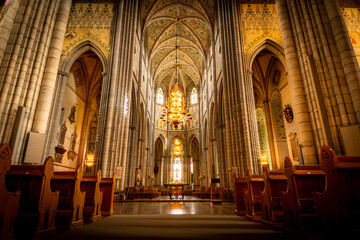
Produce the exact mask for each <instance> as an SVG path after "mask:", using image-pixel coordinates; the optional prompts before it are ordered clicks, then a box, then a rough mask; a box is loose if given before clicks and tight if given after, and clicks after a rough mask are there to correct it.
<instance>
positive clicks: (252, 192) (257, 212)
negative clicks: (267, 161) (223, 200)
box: [244, 170, 264, 221]
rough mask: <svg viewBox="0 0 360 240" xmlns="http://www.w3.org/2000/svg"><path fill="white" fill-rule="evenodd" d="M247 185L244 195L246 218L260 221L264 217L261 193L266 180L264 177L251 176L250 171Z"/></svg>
mask: <svg viewBox="0 0 360 240" xmlns="http://www.w3.org/2000/svg"><path fill="white" fill-rule="evenodd" d="M246 183H247V190H245V193H244V202H245V208H246V213H245V216H246V218H247V219H249V220H252V221H260V219H261V216H262V211H261V204H260V192H262V191H263V190H264V179H263V177H262V175H251V172H250V170H248V171H247V177H246Z"/></svg>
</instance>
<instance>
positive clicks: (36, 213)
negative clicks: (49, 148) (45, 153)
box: [5, 157, 59, 239]
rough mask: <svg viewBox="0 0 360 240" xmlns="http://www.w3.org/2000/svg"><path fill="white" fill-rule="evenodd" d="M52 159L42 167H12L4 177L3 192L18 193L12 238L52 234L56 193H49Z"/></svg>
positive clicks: (52, 170) (52, 168) (53, 231)
mask: <svg viewBox="0 0 360 240" xmlns="http://www.w3.org/2000/svg"><path fill="white" fill-rule="evenodd" d="M53 175H54V160H53V158H52V157H48V158H47V159H46V160H45V162H44V165H36V166H34V165H31V166H29V165H12V166H11V168H10V170H9V171H8V172H7V174H6V177H5V183H6V187H7V189H9V190H10V191H12V192H14V191H17V190H20V191H21V195H20V201H19V209H18V214H17V217H16V219H15V223H14V236H15V238H16V239H18V238H21V239H23V238H26V239H29V238H32V236H34V237H35V238H42V237H44V236H48V235H51V234H54V233H55V213H56V209H57V205H58V201H59V192H58V191H57V192H52V190H51V187H50V181H51V177H52V176H53Z"/></svg>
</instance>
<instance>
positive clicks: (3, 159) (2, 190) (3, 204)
mask: <svg viewBox="0 0 360 240" xmlns="http://www.w3.org/2000/svg"><path fill="white" fill-rule="evenodd" d="M10 165H11V150H10V147H9V145H6V144H2V145H1V146H0V196H1V197H0V229H1V231H0V239H13V238H14V221H15V218H16V214H17V211H18V207H19V200H20V191H16V192H13V193H12V192H8V190H7V189H6V186H5V174H6V172H7V171H8V170H9V169H10Z"/></svg>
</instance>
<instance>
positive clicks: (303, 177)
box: [280, 157, 325, 230]
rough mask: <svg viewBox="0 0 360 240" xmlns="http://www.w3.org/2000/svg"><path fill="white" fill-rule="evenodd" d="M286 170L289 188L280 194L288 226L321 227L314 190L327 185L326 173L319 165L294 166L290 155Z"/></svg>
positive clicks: (285, 166)
mask: <svg viewBox="0 0 360 240" xmlns="http://www.w3.org/2000/svg"><path fill="white" fill-rule="evenodd" d="M284 172H285V176H286V177H287V189H286V191H285V192H283V193H281V194H280V198H281V204H282V208H283V211H284V225H285V227H286V228H291V229H297V230H312V229H314V228H316V227H319V222H318V219H317V217H316V213H315V206H314V199H313V192H318V191H322V190H323V189H324V187H325V173H324V172H323V171H322V170H321V168H320V166H319V165H296V166H294V164H293V162H292V160H291V159H290V158H289V157H286V158H285V164H284Z"/></svg>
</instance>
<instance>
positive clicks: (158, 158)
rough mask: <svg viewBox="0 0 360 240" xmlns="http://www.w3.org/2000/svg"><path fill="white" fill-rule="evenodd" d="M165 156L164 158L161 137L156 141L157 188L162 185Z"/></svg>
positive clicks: (155, 166)
mask: <svg viewBox="0 0 360 240" xmlns="http://www.w3.org/2000/svg"><path fill="white" fill-rule="evenodd" d="M163 156H164V143H163V141H162V139H161V137H158V138H157V139H156V141H155V164H154V175H155V186H161V185H163V183H162V171H163Z"/></svg>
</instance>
